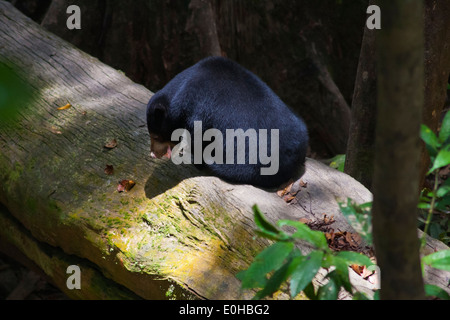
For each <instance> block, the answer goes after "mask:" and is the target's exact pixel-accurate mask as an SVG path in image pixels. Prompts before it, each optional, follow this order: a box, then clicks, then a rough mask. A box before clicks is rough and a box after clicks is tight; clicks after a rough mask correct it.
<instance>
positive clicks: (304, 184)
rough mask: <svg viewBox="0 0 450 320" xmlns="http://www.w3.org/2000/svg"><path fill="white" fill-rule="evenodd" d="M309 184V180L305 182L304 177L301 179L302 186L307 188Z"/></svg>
mask: <svg viewBox="0 0 450 320" xmlns="http://www.w3.org/2000/svg"><path fill="white" fill-rule="evenodd" d="M307 186H308V182H305V181H303V180H302V179H300V187H302V188H306V187H307Z"/></svg>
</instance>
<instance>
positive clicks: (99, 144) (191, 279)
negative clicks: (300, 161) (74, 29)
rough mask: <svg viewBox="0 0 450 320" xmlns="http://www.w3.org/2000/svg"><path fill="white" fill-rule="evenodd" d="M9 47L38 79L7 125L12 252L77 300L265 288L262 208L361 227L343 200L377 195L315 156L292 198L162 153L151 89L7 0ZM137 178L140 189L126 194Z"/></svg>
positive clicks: (8, 53)
mask: <svg viewBox="0 0 450 320" xmlns="http://www.w3.org/2000/svg"><path fill="white" fill-rule="evenodd" d="M0 44H1V45H0V56H1V61H2V63H4V64H7V65H9V66H14V67H15V68H18V69H19V70H21V71H22V72H20V76H21V77H22V78H23V79H24V80H26V82H27V83H29V84H30V85H31V86H32V87H33V88H34V89H35V95H34V96H33V98H32V100H31V102H30V103H29V105H27V106H26V107H24V108H23V109H22V110H21V112H20V115H19V118H18V119H17V120H16V121H15V122H14V123H2V125H1V127H0V179H1V180H0V181H1V182H2V183H1V186H0V202H1V203H2V204H3V206H2V207H0V225H1V228H0V250H4V251H10V252H11V251H16V252H20V254H21V255H23V256H24V257H25V258H26V259H28V260H29V261H30V262H32V263H33V264H34V265H35V266H36V267H38V268H39V269H41V270H42V272H43V273H45V274H46V276H47V277H48V278H50V279H51V280H52V281H53V282H54V283H55V284H56V285H57V286H58V287H59V288H60V289H61V290H63V291H64V292H65V293H66V294H67V295H68V296H69V297H72V298H77V299H117V298H121V299H125V298H130V299H134V298H137V297H141V298H145V299H169V298H177V299H190V298H207V299H247V298H251V297H252V296H253V292H247V291H241V290H240V282H239V281H238V280H237V279H236V277H235V276H236V274H237V273H238V272H239V271H241V270H243V269H245V268H247V266H248V265H249V263H251V261H252V260H253V257H254V256H255V255H256V254H257V253H258V252H259V251H260V250H261V249H262V248H264V247H265V246H266V245H267V244H268V242H267V241H266V240H263V239H260V238H254V236H255V233H254V232H253V229H254V227H255V226H254V222H253V214H252V210H251V207H252V206H253V205H254V204H258V206H259V207H260V208H261V210H262V211H263V212H264V213H265V214H266V216H267V218H268V219H269V220H271V221H276V220H278V219H292V220H299V219H302V218H303V219H309V220H320V219H322V218H323V215H324V214H326V215H327V216H328V217H331V216H333V217H334V219H335V222H334V224H333V228H334V229H335V230H340V231H346V230H347V231H350V230H352V229H351V227H350V226H349V225H348V223H347V222H346V221H345V219H344V218H343V216H342V215H341V213H340V211H339V207H338V204H337V202H336V198H339V199H342V200H345V199H346V198H348V197H350V198H352V199H354V200H355V201H356V202H358V203H362V202H367V201H370V200H371V194H370V192H369V191H368V190H367V189H366V188H364V187H363V186H362V185H361V184H360V183H358V182H357V181H356V180H354V179H353V178H351V177H350V176H348V175H345V174H343V173H340V172H338V171H337V170H334V169H331V168H329V167H327V166H325V165H323V164H321V163H319V162H317V161H314V160H308V161H307V163H306V173H305V175H304V176H303V181H304V182H305V183H306V186H305V187H303V188H301V191H300V192H299V193H298V194H297V196H296V198H295V199H294V200H293V201H291V202H290V203H289V204H288V203H286V202H285V201H284V200H283V199H282V198H280V197H279V196H278V195H277V194H276V193H275V192H271V191H267V190H263V189H259V188H255V187H253V186H249V185H232V184H228V183H226V182H224V181H222V180H220V179H218V178H216V177H208V176H203V173H202V172H201V171H199V170H197V169H196V168H195V167H194V166H176V165H174V164H173V163H172V162H170V161H164V160H157V159H151V158H150V155H149V150H150V139H149V136H148V133H147V129H146V120H145V106H146V104H147V101H148V100H149V98H150V97H151V95H152V93H151V92H150V91H149V90H147V89H146V88H144V87H143V86H141V85H138V84H135V83H133V82H132V81H130V80H129V79H128V78H127V77H126V76H125V75H123V74H122V73H121V72H119V71H117V70H114V69H113V68H111V67H109V66H107V65H105V64H103V63H101V62H100V61H98V60H97V59H95V58H92V57H91V56H89V55H87V54H85V53H83V52H82V51H80V50H78V49H77V48H75V47H74V46H72V45H70V44H68V43H67V42H65V41H63V40H61V39H59V38H58V37H56V36H54V35H52V34H51V33H49V32H47V31H45V30H44V29H43V28H41V27H40V26H39V25H37V24H35V23H34V22H33V21H31V20H30V19H28V18H26V17H24V16H23V15H22V14H21V13H19V12H18V11H17V10H16V9H14V8H13V7H12V6H11V5H10V4H9V3H7V2H5V1H0ZM68 104H70V106H71V107H68V108H62V109H61V107H63V106H67V105H68ZM105 146H106V147H105ZM123 180H125V181H128V180H132V181H133V182H134V183H135V185H134V187H132V188H130V185H128V186H125V187H122V188H125V189H127V190H126V191H125V192H119V191H118V186H119V181H123ZM119 188H120V187H119ZM291 200H292V199H291ZM429 245H430V246H431V247H433V248H435V247H436V246H437V245H439V244H435V242H431V240H430V242H429ZM11 248H13V250H11ZM300 249H305V250H307V249H308V248H307V246H306V245H305V247H302V246H301V245H300ZM71 265H76V266H78V267H80V269H81V273H82V277H81V279H82V283H81V289H69V288H68V286H67V278H68V274H67V268H68V267H69V266H71ZM436 279H437V280H436ZM434 281H435V282H436V283H438V284H440V285H441V286H442V283H445V277H444V276H441V275H440V274H438V275H437V276H436V277H435V280H434ZM362 286H365V284H363V285H362ZM279 297H281V298H282V297H285V296H283V295H282V294H281V295H279Z"/></svg>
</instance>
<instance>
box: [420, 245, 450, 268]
mask: <svg viewBox="0 0 450 320" xmlns="http://www.w3.org/2000/svg"><path fill="white" fill-rule="evenodd" d="M422 262H423V263H425V264H427V265H429V266H431V267H433V268H436V269H441V270H447V271H450V250H442V251H438V252H435V253H432V254H429V255H427V256H425V257H423V258H422Z"/></svg>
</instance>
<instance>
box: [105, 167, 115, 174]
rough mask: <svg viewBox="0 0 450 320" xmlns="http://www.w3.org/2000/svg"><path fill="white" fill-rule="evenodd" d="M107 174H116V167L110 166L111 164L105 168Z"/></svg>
mask: <svg viewBox="0 0 450 320" xmlns="http://www.w3.org/2000/svg"><path fill="white" fill-rule="evenodd" d="M105 173H106V174H107V175H109V176H110V175H113V174H114V167H113V166H112V165H110V164H107V165H106V167H105Z"/></svg>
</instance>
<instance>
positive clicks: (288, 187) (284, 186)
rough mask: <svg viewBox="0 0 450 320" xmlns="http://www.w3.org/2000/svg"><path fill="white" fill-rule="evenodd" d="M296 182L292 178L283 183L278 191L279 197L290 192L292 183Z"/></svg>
mask: <svg viewBox="0 0 450 320" xmlns="http://www.w3.org/2000/svg"><path fill="white" fill-rule="evenodd" d="M293 184H294V181H292V179H290V180H289V181H288V182H286V183H283V184H282V185H281V186H280V188H279V189H278V191H277V195H278V196H279V197H283V196H284V195H285V194H287V193H289V191H291V188H292V185H293Z"/></svg>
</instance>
